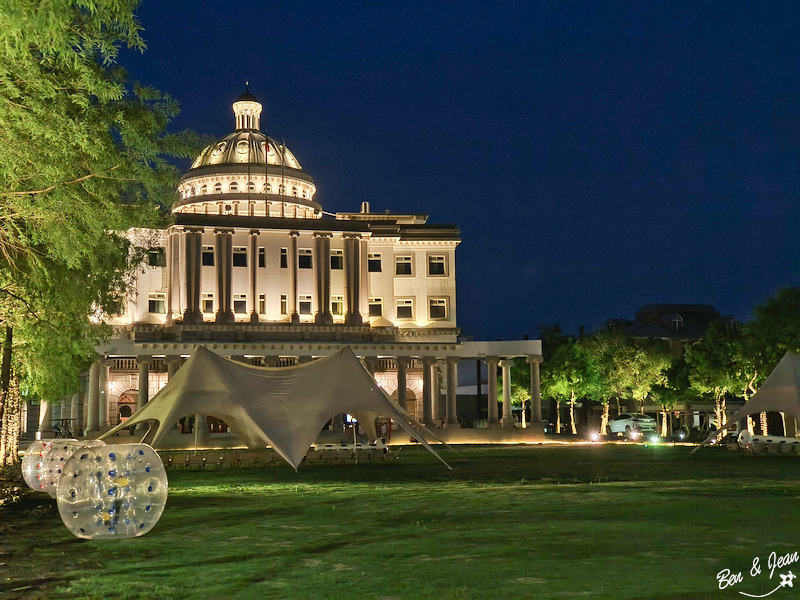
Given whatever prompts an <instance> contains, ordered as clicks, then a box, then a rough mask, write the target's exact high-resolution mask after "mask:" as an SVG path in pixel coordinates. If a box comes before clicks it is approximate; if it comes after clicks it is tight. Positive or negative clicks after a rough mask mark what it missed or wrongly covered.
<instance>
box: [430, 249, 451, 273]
mask: <svg viewBox="0 0 800 600" xmlns="http://www.w3.org/2000/svg"><path fill="white" fill-rule="evenodd" d="M428 275H431V276H441V275H447V257H446V256H445V255H444V254H430V255H428Z"/></svg>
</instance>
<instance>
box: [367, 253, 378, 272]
mask: <svg viewBox="0 0 800 600" xmlns="http://www.w3.org/2000/svg"><path fill="white" fill-rule="evenodd" d="M367 270H368V271H369V272H370V273H380V272H381V255H380V253H379V252H377V253H376V252H371V253H370V254H369V255H368V257H367Z"/></svg>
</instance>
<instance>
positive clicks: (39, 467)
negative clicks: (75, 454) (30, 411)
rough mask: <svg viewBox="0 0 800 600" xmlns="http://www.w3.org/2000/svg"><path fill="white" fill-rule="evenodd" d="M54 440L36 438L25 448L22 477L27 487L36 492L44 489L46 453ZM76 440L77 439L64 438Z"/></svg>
mask: <svg viewBox="0 0 800 600" xmlns="http://www.w3.org/2000/svg"><path fill="white" fill-rule="evenodd" d="M55 441H56V440H36V441H35V442H33V443H32V444H31V445H30V446H28V449H27V450H25V458H23V459H22V478H23V479H24V480H25V483H27V484H28V487H29V488H31V489H32V490H36V491H37V492H43V491H45V488H46V487H47V486H46V484H45V475H46V474H47V455H48V454H49V453H50V448H51V446H52V445H53V442H55ZM64 441H70V442H77V441H78V440H64Z"/></svg>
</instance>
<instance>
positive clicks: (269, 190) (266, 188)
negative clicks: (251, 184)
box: [264, 184, 272, 194]
mask: <svg viewBox="0 0 800 600" xmlns="http://www.w3.org/2000/svg"><path fill="white" fill-rule="evenodd" d="M264 193H266V194H271V193H272V186H271V185H270V184H266V185H265V186H264Z"/></svg>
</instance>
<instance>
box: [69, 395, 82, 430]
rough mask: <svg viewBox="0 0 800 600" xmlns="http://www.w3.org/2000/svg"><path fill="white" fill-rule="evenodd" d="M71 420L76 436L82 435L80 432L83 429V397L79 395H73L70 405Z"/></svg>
mask: <svg viewBox="0 0 800 600" xmlns="http://www.w3.org/2000/svg"><path fill="white" fill-rule="evenodd" d="M69 418H70V419H71V421H70V426H71V427H72V429H73V431H74V432H75V435H80V434H79V433H78V432H79V431H80V429H81V395H80V394H78V393H75V394H72V399H71V401H70V405H69Z"/></svg>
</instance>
